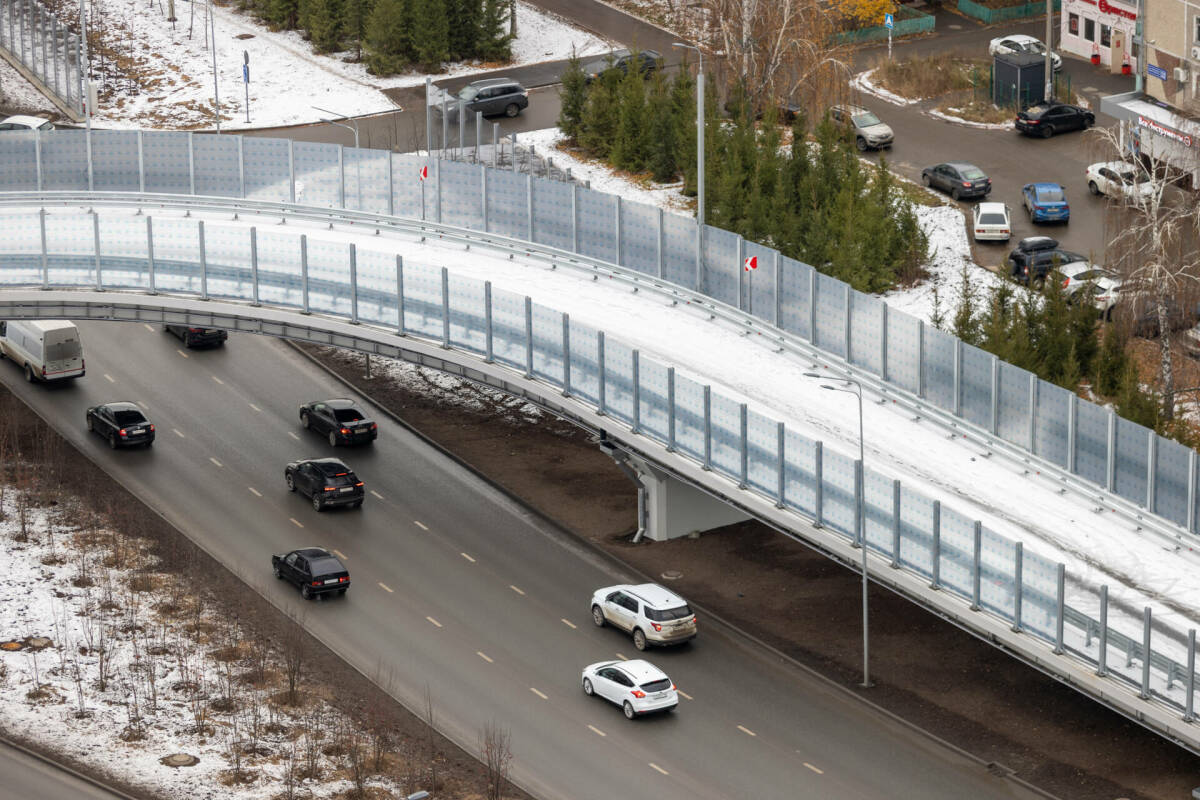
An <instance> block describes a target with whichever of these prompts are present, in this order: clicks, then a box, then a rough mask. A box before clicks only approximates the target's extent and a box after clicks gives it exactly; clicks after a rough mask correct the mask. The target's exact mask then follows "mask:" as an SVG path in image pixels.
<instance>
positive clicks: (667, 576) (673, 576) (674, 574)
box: [662, 569, 683, 581]
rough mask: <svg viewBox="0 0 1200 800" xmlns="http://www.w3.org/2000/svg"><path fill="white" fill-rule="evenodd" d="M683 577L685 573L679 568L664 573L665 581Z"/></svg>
mask: <svg viewBox="0 0 1200 800" xmlns="http://www.w3.org/2000/svg"><path fill="white" fill-rule="evenodd" d="M682 577H683V573H682V572H680V571H679V570H677V569H669V570H667V571H666V572H664V573H663V574H662V578H663V580H664V581H677V580H679V579H680V578H682Z"/></svg>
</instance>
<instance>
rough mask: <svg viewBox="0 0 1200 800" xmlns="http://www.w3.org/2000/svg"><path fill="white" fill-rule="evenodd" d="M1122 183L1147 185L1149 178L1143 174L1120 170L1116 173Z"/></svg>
mask: <svg viewBox="0 0 1200 800" xmlns="http://www.w3.org/2000/svg"><path fill="white" fill-rule="evenodd" d="M1117 177H1119V178H1120V179H1121V182H1122V183H1148V182H1149V181H1150V176H1149V175H1147V174H1146V173H1144V172H1139V173H1135V172H1134V171H1133V170H1131V169H1130V170H1122V171H1121V172H1118V173H1117Z"/></svg>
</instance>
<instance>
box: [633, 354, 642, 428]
mask: <svg viewBox="0 0 1200 800" xmlns="http://www.w3.org/2000/svg"><path fill="white" fill-rule="evenodd" d="M631 430H632V431H633V432H634V433H641V432H642V354H641V353H640V352H639V351H637V350H634V351H633V427H632V428H631Z"/></svg>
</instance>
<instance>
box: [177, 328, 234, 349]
mask: <svg viewBox="0 0 1200 800" xmlns="http://www.w3.org/2000/svg"><path fill="white" fill-rule="evenodd" d="M167 332H168V333H173V334H175V335H176V336H178V337H179V340H180V341H181V342H183V346H184V347H189V348H190V347H218V346H220V345H223V344H225V340H226V339H228V338H229V333H228V332H227V331H223V330H221V329H220V328H189V327H188V326H187V325H168V326H167Z"/></svg>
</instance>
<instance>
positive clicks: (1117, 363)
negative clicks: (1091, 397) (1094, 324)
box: [1095, 325, 1129, 397]
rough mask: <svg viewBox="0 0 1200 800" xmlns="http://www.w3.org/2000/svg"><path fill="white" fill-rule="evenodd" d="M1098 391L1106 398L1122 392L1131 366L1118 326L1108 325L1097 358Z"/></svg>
mask: <svg viewBox="0 0 1200 800" xmlns="http://www.w3.org/2000/svg"><path fill="white" fill-rule="evenodd" d="M1096 362H1097V364H1096V370H1095V372H1096V391H1097V392H1098V393H1100V394H1101V395H1102V396H1104V397H1114V396H1116V394H1117V393H1118V392H1120V391H1121V382H1122V381H1123V380H1124V379H1125V372H1126V369H1127V368H1128V366H1129V356H1128V355H1127V354H1126V353H1125V336H1124V335H1123V334H1122V333H1121V331H1120V330H1119V328H1118V326H1116V325H1108V326H1106V327H1105V329H1104V337H1103V339H1102V344H1101V345H1100V353H1099V354H1098V355H1097V357H1096Z"/></svg>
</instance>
